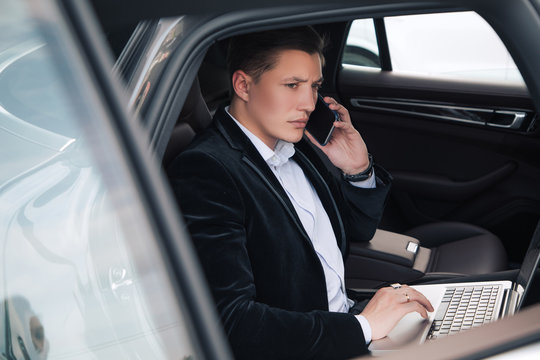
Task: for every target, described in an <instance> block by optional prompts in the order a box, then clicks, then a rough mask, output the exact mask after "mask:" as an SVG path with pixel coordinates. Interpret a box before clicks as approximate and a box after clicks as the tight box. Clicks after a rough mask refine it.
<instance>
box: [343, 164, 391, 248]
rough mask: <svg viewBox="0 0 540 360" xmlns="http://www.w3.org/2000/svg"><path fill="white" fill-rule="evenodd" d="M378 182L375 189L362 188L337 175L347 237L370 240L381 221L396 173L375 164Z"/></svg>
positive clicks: (354, 239)
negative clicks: (393, 176) (392, 174)
mask: <svg viewBox="0 0 540 360" xmlns="http://www.w3.org/2000/svg"><path fill="white" fill-rule="evenodd" d="M375 175H376V176H377V179H376V182H377V186H376V187H375V188H373V189H369V188H368V189H366V188H359V187H356V186H353V185H351V184H350V183H349V182H347V181H344V180H342V179H334V182H337V186H338V187H339V189H340V191H339V192H340V195H339V197H340V198H341V199H340V202H341V206H340V208H341V209H340V212H341V216H342V218H343V222H344V226H345V232H346V234H347V240H348V241H352V242H362V241H370V240H371V239H372V238H373V236H374V235H375V231H376V230H377V227H378V226H379V222H380V221H381V218H382V215H383V211H384V207H385V206H386V201H387V198H388V194H389V192H390V188H391V184H392V176H391V175H390V174H389V173H388V172H387V171H386V170H384V169H383V168H382V167H380V166H378V165H375Z"/></svg>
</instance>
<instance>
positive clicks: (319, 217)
mask: <svg viewBox="0 0 540 360" xmlns="http://www.w3.org/2000/svg"><path fill="white" fill-rule="evenodd" d="M226 110H227V113H228V112H229V111H228V110H229V109H228V108H226ZM229 115H230V114H229ZM231 118H232V119H233V120H234V121H235V122H236V124H237V125H238V126H239V127H240V129H241V130H242V131H243V132H244V133H245V134H246V136H247V137H248V138H249V139H250V141H251V142H252V143H253V145H254V146H255V148H256V149H257V151H258V152H259V153H260V154H261V156H262V158H263V159H264V160H265V161H266V163H267V164H268V166H269V167H270V169H271V170H272V172H273V173H274V175H276V177H277V179H278V180H279V182H280V184H281V185H282V186H283V189H284V190H285V192H286V193H287V195H288V197H289V199H290V200H291V202H292V204H293V206H294V209H295V210H296V213H297V215H298V217H299V218H300V221H301V223H302V225H303V227H304V229H305V231H306V233H307V234H308V236H309V239H310V240H311V242H312V244H313V248H314V249H315V252H316V253H317V256H318V258H319V260H320V262H321V265H322V268H323V271H324V276H325V280H326V291H327V296H328V310H329V311H333V312H344V313H346V312H348V311H349V308H350V306H351V305H352V304H353V303H354V302H353V301H352V300H350V299H348V298H347V293H346V290H345V268H344V264H343V257H342V254H341V251H340V250H339V248H338V245H337V240H336V236H335V234H334V230H333V228H332V224H331V222H330V218H329V217H328V214H327V213H326V210H325V209H324V206H323V205H322V203H321V200H320V198H319V196H318V194H317V191H316V190H315V188H314V187H313V185H312V184H311V182H310V181H309V180H308V179H307V177H306V175H305V174H304V172H303V170H302V168H301V167H300V166H299V165H298V164H297V163H296V162H295V161H294V160H290V158H291V157H292V156H293V155H294V152H295V149H294V144H292V143H289V142H286V141H282V140H278V142H277V144H276V147H275V149H274V150H272V149H270V148H269V147H268V146H267V145H266V144H265V143H264V142H263V141H262V140H261V139H259V138H258V137H257V136H255V135H254V134H253V133H251V132H250V131H249V130H248V129H246V128H245V127H244V126H243V125H242V124H240V122H238V121H237V120H236V119H235V118H234V117H233V116H232V115H231ZM352 184H353V185H354V186H358V187H363V188H374V187H375V186H376V185H375V184H376V182H375V176H373V174H372V176H371V177H370V178H369V179H367V180H365V181H360V182H354V183H352ZM356 318H357V319H358V321H359V322H360V325H361V326H362V331H363V332H364V337H365V339H366V343H369V342H370V341H371V326H370V325H369V323H368V321H367V320H366V318H365V317H364V316H362V315H356Z"/></svg>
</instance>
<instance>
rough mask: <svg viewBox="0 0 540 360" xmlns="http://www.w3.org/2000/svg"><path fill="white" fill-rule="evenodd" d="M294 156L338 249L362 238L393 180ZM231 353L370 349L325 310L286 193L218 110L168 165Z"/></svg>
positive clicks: (353, 328) (348, 323)
mask: <svg viewBox="0 0 540 360" xmlns="http://www.w3.org/2000/svg"><path fill="white" fill-rule="evenodd" d="M308 143H309V141H308V140H305V139H304V140H302V141H300V142H299V143H298V144H296V145H295V146H296V153H295V155H294V157H293V159H294V160H295V161H296V162H297V163H298V164H299V165H300V167H301V168H302V169H303V171H304V173H305V174H306V175H307V177H308V178H309V180H310V181H311V183H312V184H313V185H314V188H315V189H316V191H317V193H318V195H319V197H320V198H321V201H322V203H323V206H324V207H325V209H326V211H327V213H328V215H329V217H330V221H331V223H332V227H333V228H334V232H335V234H336V238H337V242H338V246H339V248H340V249H341V251H342V253H343V254H344V256H345V254H346V251H347V243H348V241H369V240H370V239H371V238H372V236H373V234H374V232H375V230H376V228H377V225H378V223H379V219H380V217H381V214H382V211H383V207H384V203H385V199H386V196H387V193H388V190H389V187H390V186H389V184H390V176H389V175H388V174H387V173H386V172H385V171H384V170H383V169H382V168H380V167H378V168H376V174H377V177H378V184H377V188H376V189H361V188H356V187H353V186H352V185H350V184H348V183H347V182H345V181H343V180H341V179H340V178H339V177H337V176H335V175H334V174H332V172H331V171H330V170H329V169H328V168H327V167H326V165H325V163H324V162H323V161H322V159H321V158H320V157H319V154H318V153H317V151H319V150H318V149H317V150H315V148H314V146H313V145H312V144H308ZM168 173H169V178H170V181H171V184H172V187H173V189H174V191H175V194H176V197H177V200H178V203H179V205H180V208H181V210H182V213H183V215H184V218H185V221H186V223H187V226H188V229H189V232H190V233H191V236H192V239H193V243H194V245H195V248H196V250H197V253H198V255H199V258H200V261H201V264H202V266H203V268H204V271H205V274H206V278H207V280H208V284H209V286H210V290H211V292H212V295H213V297H214V300H215V302H216V305H217V310H218V313H219V315H220V318H221V321H222V323H223V326H224V329H225V333H226V334H227V336H228V338H229V342H230V344H231V347H232V350H233V352H234V355H235V357H236V358H237V359H250V360H252V359H296V360H298V359H342V358H349V357H352V356H355V355H360V354H362V353H365V352H367V349H366V346H365V341H364V337H363V334H362V329H361V327H360V325H359V323H358V321H357V319H356V318H355V317H354V316H353V315H350V314H344V313H332V312H329V311H328V300H327V294H326V282H325V277H324V273H323V269H322V265H321V263H320V261H319V259H318V257H317V254H316V253H315V250H314V249H313V245H312V243H311V241H310V239H309V237H308V235H307V233H306V232H305V230H304V228H303V226H302V223H301V222H300V219H299V218H298V216H297V214H296V211H295V210H294V207H293V205H292V203H291V202H290V200H289V198H288V196H287V194H286V193H285V191H284V189H283V188H282V186H281V185H280V183H279V181H278V180H277V178H276V177H275V175H274V174H273V173H272V171H271V170H270V168H269V166H268V165H267V164H266V162H265V161H264V160H263V158H262V157H261V156H260V154H259V153H258V151H257V150H256V148H255V147H254V146H253V144H252V143H251V142H250V140H249V139H248V138H247V137H246V136H245V134H244V133H243V132H242V130H241V129H240V128H239V127H238V126H237V125H236V124H235V123H234V121H233V120H232V119H231V118H230V116H229V115H228V114H227V113H226V112H225V110H224V109H223V108H221V109H219V110H218V112H217V113H216V115H215V117H214V122H213V124H212V126H211V127H210V128H209V129H207V130H206V131H205V132H203V134H202V135H201V136H199V137H198V138H197V139H196V140H195V141H194V142H193V144H191V145H190V147H189V148H188V149H187V150H185V151H184V152H183V153H182V154H181V155H180V156H179V157H178V158H176V159H175V161H174V162H173V163H172V164H171V166H170V168H169V169H168Z"/></svg>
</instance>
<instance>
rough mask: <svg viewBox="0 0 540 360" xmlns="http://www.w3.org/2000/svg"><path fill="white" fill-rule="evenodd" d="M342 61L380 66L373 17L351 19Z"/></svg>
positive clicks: (359, 64) (351, 63) (374, 66)
mask: <svg viewBox="0 0 540 360" xmlns="http://www.w3.org/2000/svg"><path fill="white" fill-rule="evenodd" d="M342 61H343V63H344V64H350V65H358V66H367V67H373V68H380V67H381V64H380V61H379V48H378V46H377V36H376V34H375V27H374V24H373V19H358V20H355V21H353V23H352V24H351V29H350V30H349V36H348V37H347V43H346V45H345V50H344V52H343V60H342Z"/></svg>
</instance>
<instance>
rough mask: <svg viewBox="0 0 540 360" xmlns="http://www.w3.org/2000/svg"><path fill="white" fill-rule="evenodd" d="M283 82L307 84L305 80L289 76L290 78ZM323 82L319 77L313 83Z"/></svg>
mask: <svg viewBox="0 0 540 360" xmlns="http://www.w3.org/2000/svg"><path fill="white" fill-rule="evenodd" d="M284 81H294V82H300V83H305V82H308V80H307V79H302V78H299V77H297V76H291V77H288V78H285V79H284ZM323 81H324V78H323V77H322V76H321V77H320V78H319V79H318V80H315V81H314V82H315V83H322V82H323Z"/></svg>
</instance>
